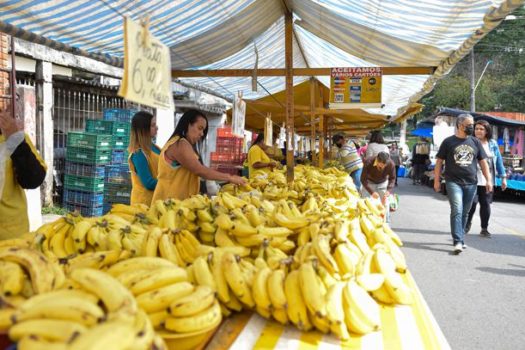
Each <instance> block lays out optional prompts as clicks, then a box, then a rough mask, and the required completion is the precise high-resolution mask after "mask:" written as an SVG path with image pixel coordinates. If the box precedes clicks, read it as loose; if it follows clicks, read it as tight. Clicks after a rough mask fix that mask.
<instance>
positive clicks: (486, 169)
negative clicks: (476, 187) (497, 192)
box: [479, 159, 493, 192]
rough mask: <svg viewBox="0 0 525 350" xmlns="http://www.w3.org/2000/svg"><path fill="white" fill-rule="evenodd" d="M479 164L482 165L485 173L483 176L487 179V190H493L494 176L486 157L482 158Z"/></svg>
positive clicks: (482, 170)
mask: <svg viewBox="0 0 525 350" xmlns="http://www.w3.org/2000/svg"><path fill="white" fill-rule="evenodd" d="M479 165H480V166H481V172H482V173H483V176H485V180H486V181H487V185H486V188H487V192H492V187H493V186H492V176H491V175H490V169H489V164H488V163H487V160H486V159H482V160H480V161H479Z"/></svg>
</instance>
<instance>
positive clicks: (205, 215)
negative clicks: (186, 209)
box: [197, 209, 213, 223]
mask: <svg viewBox="0 0 525 350" xmlns="http://www.w3.org/2000/svg"><path fill="white" fill-rule="evenodd" d="M197 217H198V218H199V220H200V221H202V222H208V223H212V222H213V216H212V215H211V213H210V211H209V210H208V209H199V210H197Z"/></svg>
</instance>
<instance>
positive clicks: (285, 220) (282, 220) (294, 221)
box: [273, 213, 310, 230]
mask: <svg viewBox="0 0 525 350" xmlns="http://www.w3.org/2000/svg"><path fill="white" fill-rule="evenodd" d="M273 220H274V221H275V222H276V223H277V224H278V225H279V226H283V227H286V228H289V229H290V230H297V229H300V228H303V227H306V226H308V225H309V223H310V222H309V220H308V219H307V218H305V217H300V218H297V217H293V218H292V217H287V216H285V215H284V214H281V213H275V214H274V216H273Z"/></svg>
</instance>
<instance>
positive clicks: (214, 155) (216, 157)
mask: <svg viewBox="0 0 525 350" xmlns="http://www.w3.org/2000/svg"><path fill="white" fill-rule="evenodd" d="M210 159H211V161H212V162H231V161H232V160H233V159H234V154H233V153H222V154H221V153H218V152H211V154H210Z"/></svg>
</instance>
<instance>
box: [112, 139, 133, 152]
mask: <svg viewBox="0 0 525 350" xmlns="http://www.w3.org/2000/svg"><path fill="white" fill-rule="evenodd" d="M111 145H112V146H113V149H114V150H125V149H126V148H128V145H129V136H113V139H112V140H111Z"/></svg>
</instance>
